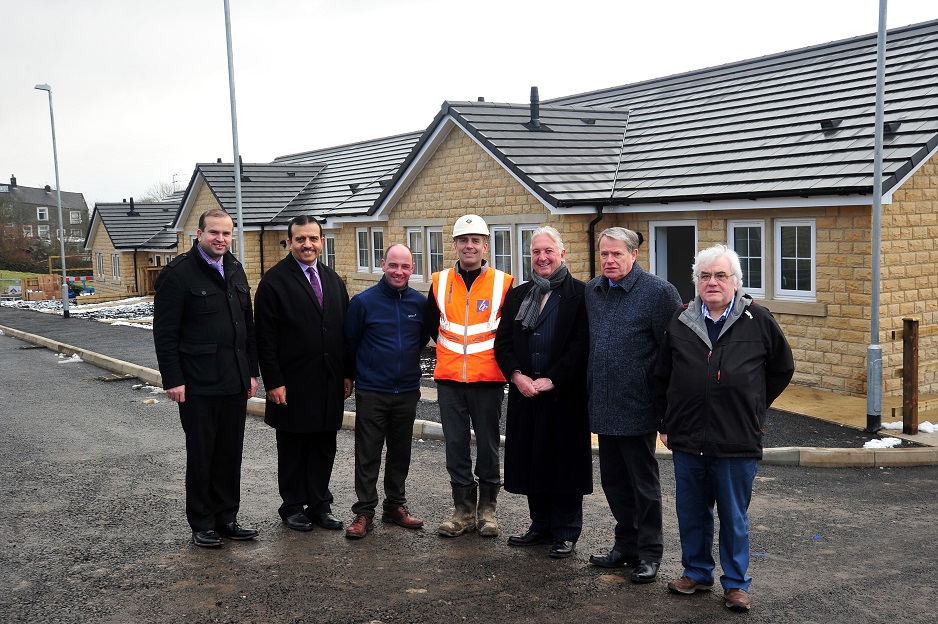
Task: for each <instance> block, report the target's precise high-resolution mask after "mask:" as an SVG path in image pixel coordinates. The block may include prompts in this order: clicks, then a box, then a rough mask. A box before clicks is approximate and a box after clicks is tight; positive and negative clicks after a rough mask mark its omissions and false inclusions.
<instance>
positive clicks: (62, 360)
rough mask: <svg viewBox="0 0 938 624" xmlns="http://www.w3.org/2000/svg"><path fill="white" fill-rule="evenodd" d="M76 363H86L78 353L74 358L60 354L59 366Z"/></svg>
mask: <svg viewBox="0 0 938 624" xmlns="http://www.w3.org/2000/svg"><path fill="white" fill-rule="evenodd" d="M74 362H84V360H83V359H81V357H80V356H79V355H78V354H77V353H76V354H74V355H72V357H66V356H65V355H63V354H61V353H60V354H59V364H72V363H74Z"/></svg>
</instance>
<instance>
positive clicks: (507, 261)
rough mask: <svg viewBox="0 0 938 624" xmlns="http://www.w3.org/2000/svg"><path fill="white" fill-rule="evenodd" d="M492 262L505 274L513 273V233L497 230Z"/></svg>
mask: <svg viewBox="0 0 938 624" xmlns="http://www.w3.org/2000/svg"><path fill="white" fill-rule="evenodd" d="M492 242H493V245H494V247H493V250H492V260H493V263H494V264H495V268H496V269H498V270H499V271H504V272H505V273H511V231H510V230H495V233H494V236H493V238H492Z"/></svg>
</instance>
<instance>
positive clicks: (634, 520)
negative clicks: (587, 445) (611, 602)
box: [599, 432, 664, 561]
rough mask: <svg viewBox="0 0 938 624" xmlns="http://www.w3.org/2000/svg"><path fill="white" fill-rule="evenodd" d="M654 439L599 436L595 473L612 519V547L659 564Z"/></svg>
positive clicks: (660, 541) (661, 546)
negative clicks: (613, 521)
mask: <svg viewBox="0 0 938 624" xmlns="http://www.w3.org/2000/svg"><path fill="white" fill-rule="evenodd" d="M656 438H657V433H654V432H652V433H649V434H646V435H640V436H610V435H600V436H599V472H600V478H601V480H602V484H603V492H604V493H605V494H606V500H607V501H609V508H610V509H611V510H612V515H613V516H614V517H615V519H616V546H615V548H616V550H618V551H619V552H622V553H625V554H626V555H628V556H630V557H632V556H638V558H639V559H642V560H644V561H661V555H662V554H663V552H664V532H663V529H662V512H661V480H660V478H659V475H658V460H657V459H655V439H656Z"/></svg>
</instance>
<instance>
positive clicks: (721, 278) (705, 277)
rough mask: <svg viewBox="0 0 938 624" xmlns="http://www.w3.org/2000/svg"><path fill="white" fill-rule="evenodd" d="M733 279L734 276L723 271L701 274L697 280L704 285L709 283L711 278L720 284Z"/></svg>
mask: <svg viewBox="0 0 938 624" xmlns="http://www.w3.org/2000/svg"><path fill="white" fill-rule="evenodd" d="M731 277H732V275H730V274H729V273H724V272H723V271H720V272H719V273H700V274H698V275H697V279H698V280H699V281H701V282H704V283H707V282H709V281H710V279H711V278H716V280H717V281H718V282H726V281H728V280H729V279H730V278H731Z"/></svg>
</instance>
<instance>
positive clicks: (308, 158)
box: [274, 132, 422, 223]
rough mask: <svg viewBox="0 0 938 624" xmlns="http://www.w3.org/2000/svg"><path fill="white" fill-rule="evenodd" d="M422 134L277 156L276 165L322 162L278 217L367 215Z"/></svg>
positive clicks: (416, 133) (278, 219)
mask: <svg viewBox="0 0 938 624" xmlns="http://www.w3.org/2000/svg"><path fill="white" fill-rule="evenodd" d="M421 134H422V133H421V132H410V133H407V134H399V135H395V136H391V137H385V138H382V139H374V140H371V141H362V142H359V143H352V144H349V145H340V146H338V147H330V148H327V149H321V150H313V151H310V152H302V153H300V154H291V155H288V156H280V157H278V158H276V159H274V163H276V164H282V165H286V164H303V163H321V164H323V165H325V167H324V169H323V170H322V172H321V173H320V174H319V176H318V177H317V178H316V179H315V181H314V182H313V184H310V185H309V186H308V187H307V188H306V189H305V190H304V191H303V192H302V193H300V194H299V196H297V197H296V198H295V199H294V200H293V201H292V202H290V205H289V206H287V207H286V208H285V209H284V211H283V212H282V213H281V214H280V215H279V216H278V217H277V219H276V221H277V222H278V223H286V222H287V221H288V220H289V219H291V218H292V217H294V216H296V215H298V214H311V215H316V216H319V217H323V218H327V217H343V216H356V215H366V214H368V211H369V209H370V208H371V207H372V206H373V205H374V203H375V200H376V199H377V198H378V196H379V195H380V194H381V192H382V190H383V189H384V187H385V186H386V185H387V183H388V182H389V181H390V180H391V177H392V176H393V175H394V173H395V172H396V171H397V170H398V168H399V167H400V166H401V163H403V162H404V159H405V158H406V157H407V155H408V154H409V153H410V151H411V149H412V148H413V147H414V145H415V144H416V143H417V140H418V139H419V138H420V136H421Z"/></svg>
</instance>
